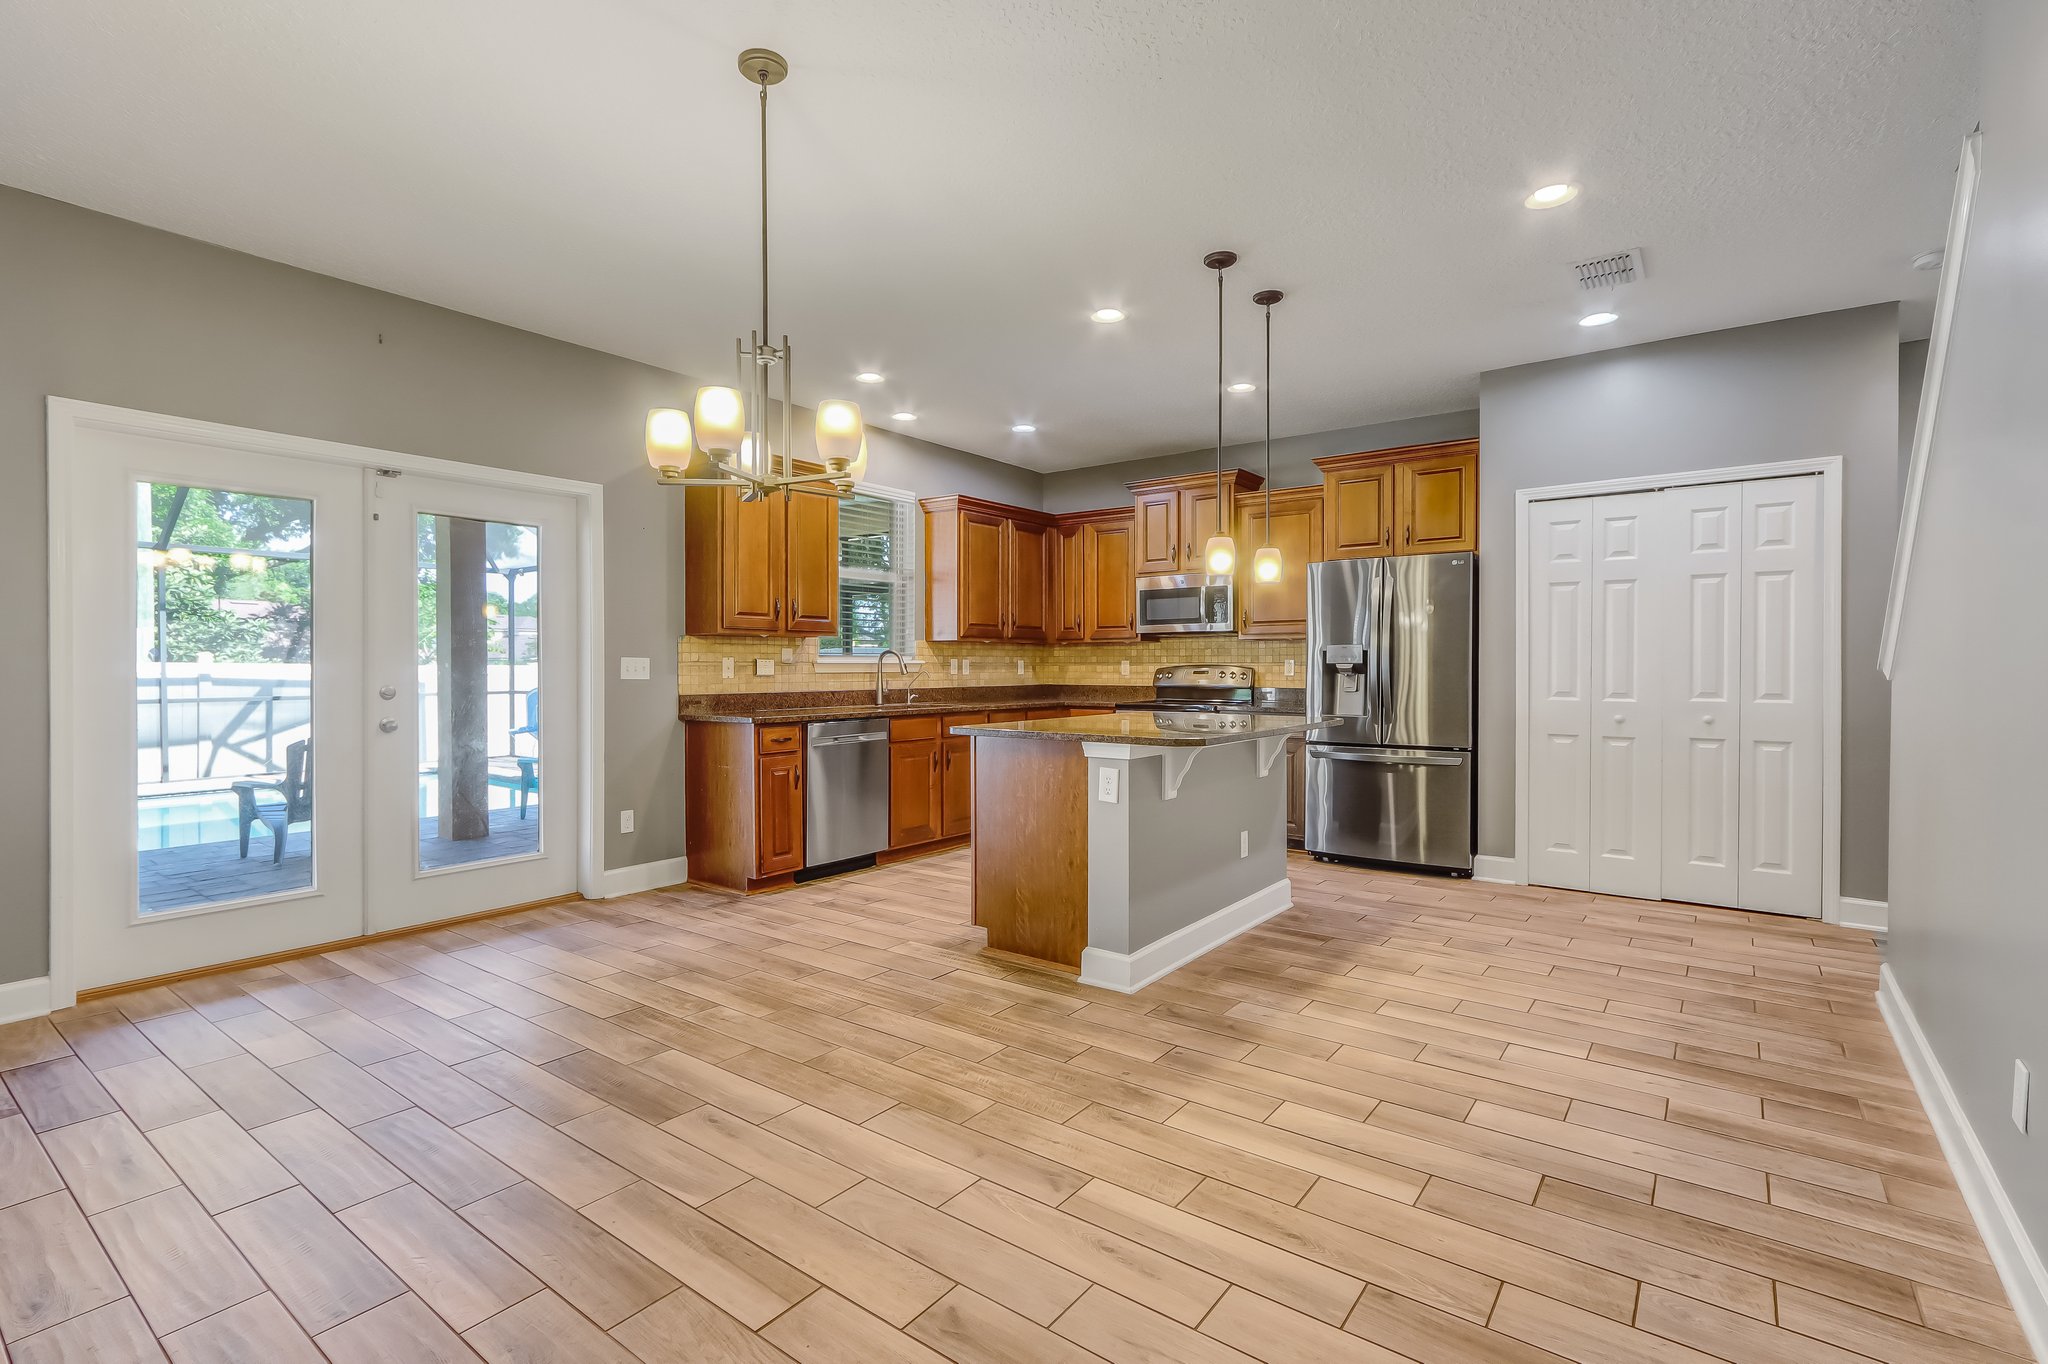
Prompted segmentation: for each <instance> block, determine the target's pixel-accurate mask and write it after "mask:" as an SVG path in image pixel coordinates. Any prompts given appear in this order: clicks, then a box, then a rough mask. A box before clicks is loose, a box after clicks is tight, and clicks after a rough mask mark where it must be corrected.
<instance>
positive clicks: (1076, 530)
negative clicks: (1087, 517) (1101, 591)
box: [1052, 526, 1088, 644]
mask: <svg viewBox="0 0 2048 1364" xmlns="http://www.w3.org/2000/svg"><path fill="white" fill-rule="evenodd" d="M1055 536H1056V538H1055V540H1054V542H1053V544H1054V549H1053V559H1052V599H1053V602H1054V604H1055V609H1054V611H1053V622H1052V637H1053V641H1054V642H1055V643H1058V644H1070V643H1073V642H1074V641H1076V640H1080V639H1085V638H1086V637H1087V633H1088V626H1087V621H1086V619H1085V616H1086V612H1085V611H1084V610H1083V608H1082V603H1083V602H1084V601H1085V600H1086V599H1087V596H1088V573H1087V561H1086V554H1087V545H1086V542H1085V537H1084V536H1083V534H1082V527H1080V526H1061V527H1060V528H1059V529H1058V531H1056V532H1055Z"/></svg>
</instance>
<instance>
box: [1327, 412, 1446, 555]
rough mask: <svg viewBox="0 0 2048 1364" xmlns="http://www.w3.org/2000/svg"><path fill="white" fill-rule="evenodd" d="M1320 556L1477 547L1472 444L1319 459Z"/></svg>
mask: <svg viewBox="0 0 2048 1364" xmlns="http://www.w3.org/2000/svg"><path fill="white" fill-rule="evenodd" d="M1316 467H1318V468H1320V469H1321V470H1322V471H1323V557H1324V558H1326V559H1366V558H1373V557H1375V556H1378V555H1382V554H1444V553H1449V552H1451V551H1455V550H1474V549H1477V548H1478V547H1479V442H1478V441H1476V440H1457V441H1445V442H1443V443H1441V444H1437V445H1409V446H1403V447H1402V448H1400V449H1396V450H1366V451H1362V452H1360V453H1358V454H1355V455H1326V456H1324V457H1323V458H1321V459H1319V460H1317V461H1316Z"/></svg>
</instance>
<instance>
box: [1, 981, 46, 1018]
mask: <svg viewBox="0 0 2048 1364" xmlns="http://www.w3.org/2000/svg"><path fill="white" fill-rule="evenodd" d="M48 1012H50V978H49V977H48V976H37V977H36V978H35V979H33V980H10V981H8V982H7V983H6V984H5V985H0V1023H14V1022H18V1021H20V1020H21V1019H24V1018H40V1017H42V1015H44V1014H46V1013H48Z"/></svg>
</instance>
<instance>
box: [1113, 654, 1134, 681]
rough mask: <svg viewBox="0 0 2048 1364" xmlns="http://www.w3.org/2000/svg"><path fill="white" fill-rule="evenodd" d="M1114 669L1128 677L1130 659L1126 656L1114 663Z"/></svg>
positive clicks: (1129, 673)
mask: <svg viewBox="0 0 2048 1364" xmlns="http://www.w3.org/2000/svg"><path fill="white" fill-rule="evenodd" d="M1116 670H1117V673H1118V674H1119V675H1120V676H1123V677H1129V676H1130V675H1131V660H1129V659H1128V658H1126V659H1124V660H1123V661H1122V662H1120V663H1118V664H1117V665H1116Z"/></svg>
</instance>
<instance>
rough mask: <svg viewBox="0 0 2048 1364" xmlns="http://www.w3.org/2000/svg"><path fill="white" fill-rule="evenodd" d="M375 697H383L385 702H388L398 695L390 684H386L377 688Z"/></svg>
mask: <svg viewBox="0 0 2048 1364" xmlns="http://www.w3.org/2000/svg"><path fill="white" fill-rule="evenodd" d="M377 695H379V696H381V697H383V698H384V699H385V700H386V701H389V700H390V699H391V698H392V697H394V696H396V695H398V688H396V687H394V686H392V685H391V684H390V683H388V682H387V683H385V684H384V685H383V686H381V687H379V688H377Z"/></svg>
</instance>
